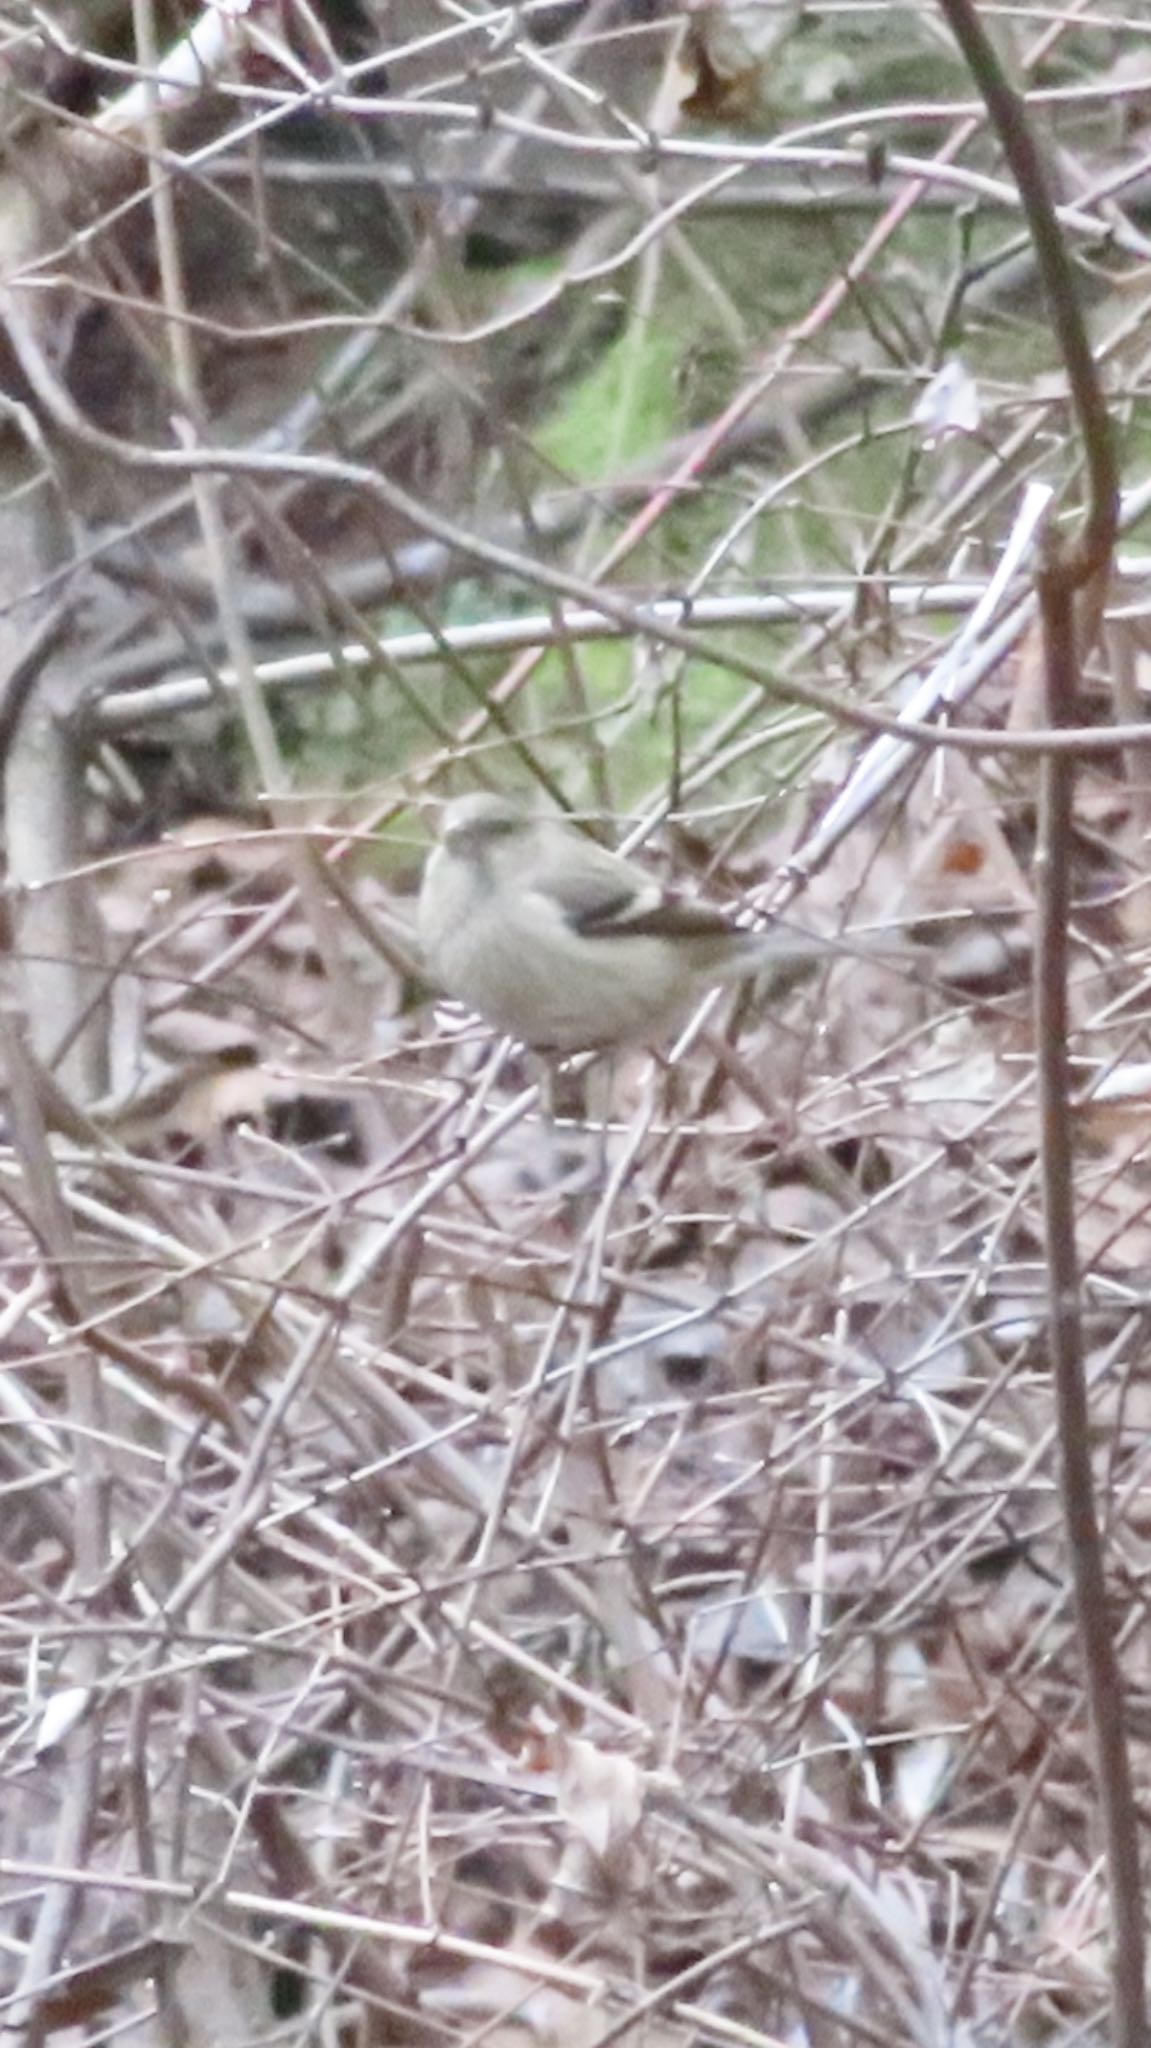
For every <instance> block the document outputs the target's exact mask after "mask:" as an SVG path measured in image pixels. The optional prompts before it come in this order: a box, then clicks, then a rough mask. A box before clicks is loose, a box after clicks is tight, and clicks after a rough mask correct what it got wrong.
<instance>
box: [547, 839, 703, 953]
mask: <svg viewBox="0 0 1151 2048" xmlns="http://www.w3.org/2000/svg"><path fill="white" fill-rule="evenodd" d="M533 887H534V888H535V889H536V890H537V891H538V892H539V893H540V894H541V895H546V896H548V897H549V898H550V900H551V901H552V903H554V904H555V906H556V907H557V908H558V910H559V912H560V914H561V916H562V918H563V920H564V923H565V924H567V925H568V926H570V928H571V929H572V930H573V931H576V932H579V933H580V934H581V936H583V937H586V938H612V937H619V938H623V937H628V938H658V939H673V940H674V939H693V938H700V939H702V938H718V937H722V936H723V935H724V934H728V933H730V932H732V931H733V929H734V927H733V925H732V923H731V921H730V919H729V918H727V917H725V916H724V914H723V912H722V911H720V910H712V909H710V908H709V907H708V905H707V904H704V903H693V902H691V901H690V900H688V899H685V898H683V897H681V896H677V895H676V894H675V893H674V891H672V890H669V889H664V888H661V887H660V884H659V883H658V882H655V881H653V880H652V879H651V877H650V876H648V875H645V874H644V873H643V872H642V870H641V869H639V868H636V867H633V866H632V864H631V862H630V861H628V860H624V859H623V857H622V855H620V854H615V853H609V852H608V850H607V848H606V847H603V846H597V845H596V844H595V841H594V840H590V839H589V840H588V841H587V842H586V844H584V845H582V846H581V848H580V859H579V861H578V862H573V861H572V860H571V859H570V857H568V858H565V857H564V850H563V849H562V848H560V849H557V855H556V857H555V859H554V860H549V861H547V862H546V863H542V864H541V867H540V870H539V872H538V873H537V875H536V876H535V877H534V879H533Z"/></svg>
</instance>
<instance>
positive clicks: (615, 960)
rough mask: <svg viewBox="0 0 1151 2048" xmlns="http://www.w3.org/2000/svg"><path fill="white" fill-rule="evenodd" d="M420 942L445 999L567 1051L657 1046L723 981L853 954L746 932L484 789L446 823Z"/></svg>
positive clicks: (813, 940) (432, 867)
mask: <svg viewBox="0 0 1151 2048" xmlns="http://www.w3.org/2000/svg"><path fill="white" fill-rule="evenodd" d="M419 933H420V939H421V943H422V945H423V950H424V956H425V959H426V962H427V965H428V967H429V969H430V970H431V972H432V974H433V975H434V976H435V977H436V979H437V980H438V981H439V982H440V984H441V985H442V987H443V988H444V989H445V990H446V991H447V993H448V994H449V995H452V996H455V997H457V998H458V999H459V1001H460V1002H463V1003H466V1004H467V1005H468V1007H469V1008H470V1009H473V1010H478V1011H479V1013H480V1015H481V1016H482V1017H485V1018H486V1019H487V1021H488V1023H489V1024H494V1025H495V1026H496V1028H497V1029H498V1030H500V1031H506V1032H510V1033H511V1035H512V1036H513V1037H515V1038H519V1039H522V1041H523V1042H524V1044H525V1045H528V1046H533V1047H535V1048H537V1049H538V1050H540V1051H551V1052H561V1053H570V1052H581V1051H585V1050H588V1049H591V1048H603V1047H609V1046H617V1045H626V1044H633V1045H634V1044H640V1045H644V1044H650V1043H651V1042H652V1041H653V1040H656V1039H659V1038H660V1037H662V1036H663V1035H664V1034H665V1033H666V1032H667V1031H668V1030H669V1029H670V1028H671V1027H672V1026H674V1024H675V1023H676V1021H677V1019H678V1018H679V1017H680V1016H682V1015H683V1014H684V1013H685V1012H686V1011H687V1009H688V1008H689V1007H690V1005H691V1003H692V1001H693V1000H695V999H697V998H698V997H699V996H701V995H702V994H703V993H704V991H705V990H707V989H709V988H712V987H714V986H715V985H716V984H717V983H718V982H722V981H731V980H738V979H742V978H744V977H747V976H750V975H754V974H757V973H759V972H760V970H761V969H763V968H764V967H767V966H779V965H781V964H787V963H794V962H796V961H810V960H812V959H823V958H826V957H827V956H828V955H829V954H831V955H833V956H834V955H835V954H836V953H842V952H843V951H844V950H845V948H844V947H843V946H842V945H841V944H837V942H836V941H835V940H834V939H828V938H821V937H819V936H818V935H815V934H809V933H806V932H785V931H782V930H779V929H775V930H772V931H767V932H755V931H748V930H745V929H744V928H742V927H741V926H739V925H737V924H735V923H734V922H733V921H732V919H731V918H729V917H727V916H726V915H725V914H724V912H723V911H720V910H714V909H712V908H710V907H709V906H708V905H707V904H703V903H693V902H692V901H690V900H689V899H687V898H685V897H682V896H678V895H676V894H675V892H674V891H672V890H668V889H665V888H662V887H661V885H660V884H659V883H658V882H657V881H655V880H653V878H652V877H651V876H650V875H648V874H645V873H644V871H643V869H642V868H639V867H636V866H634V865H633V863H632V862H631V861H629V860H625V859H624V858H623V856H622V855H621V854H618V853H609V852H608V851H607V849H606V848H605V847H602V846H598V845H597V844H596V842H595V841H594V840H592V839H588V838H586V837H585V835H584V834H583V833H582V832H579V831H577V830H576V829H575V828H574V827H573V826H571V825H569V824H567V823H566V822H565V820H564V819H563V818H562V817H560V816H559V815H558V813H553V814H551V815H547V814H544V815H540V814H538V813H536V812H532V811H529V810H527V809H525V808H524V807H523V806H522V805H521V804H519V803H517V802H516V801H515V800H514V799H513V798H510V797H505V796H494V795H490V794H488V793H486V792H478V793H476V794H475V795H472V796H465V797H460V798H458V799H457V801H455V802H454V803H451V804H449V805H448V806H447V809H446V810H445V812H444V816H443V822H442V825H441V828H440V840H439V845H438V846H437V847H436V848H435V849H434V850H433V852H432V853H431V855H430V856H429V859H428V863H427V867H426V868H425V871H424V880H423V887H422V889H421V892H420V902H419ZM846 950H848V951H850V950H851V949H850V948H847V949H846Z"/></svg>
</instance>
